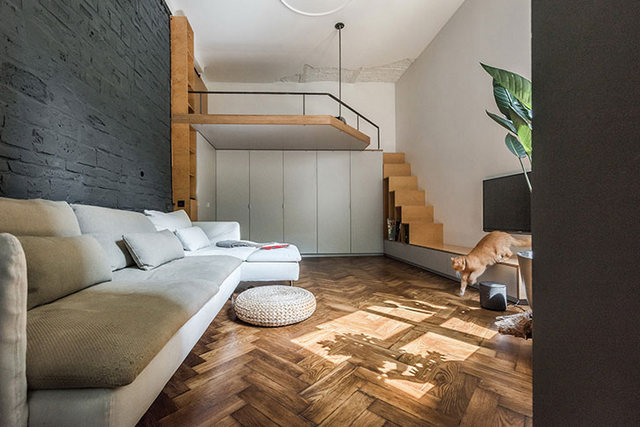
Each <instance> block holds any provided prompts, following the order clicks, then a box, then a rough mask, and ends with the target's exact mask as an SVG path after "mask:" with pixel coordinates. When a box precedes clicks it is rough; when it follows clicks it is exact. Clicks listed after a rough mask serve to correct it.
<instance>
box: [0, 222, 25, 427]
mask: <svg viewBox="0 0 640 427" xmlns="http://www.w3.org/2000/svg"><path fill="white" fill-rule="evenodd" d="M26 323H27V264H26V261H25V257H24V252H23V250H22V247H21V246H20V242H18V239H16V238H15V237H14V236H12V235H10V234H6V233H2V234H0V425H1V426H26V425H27V374H26V351H27V330H26Z"/></svg>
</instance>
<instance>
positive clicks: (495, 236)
mask: <svg viewBox="0 0 640 427" xmlns="http://www.w3.org/2000/svg"><path fill="white" fill-rule="evenodd" d="M511 246H518V247H529V246H531V237H527V238H524V239H516V238H515V237H512V236H511V235H510V234H508V233H503V232H502V231H492V232H491V233H489V234H487V235H486V236H484V237H483V238H482V239H481V240H480V241H479V242H478V244H477V245H476V247H475V248H473V249H472V250H471V252H469V255H466V256H457V257H453V258H451V266H452V267H453V269H454V270H455V271H456V273H457V274H458V276H459V277H460V279H461V280H460V296H462V295H464V292H465V290H466V289H467V285H468V284H472V285H473V284H475V283H476V280H477V279H478V277H480V276H481V275H482V273H484V271H485V270H486V269H487V267H488V266H490V265H493V264H495V263H497V262H500V261H502V260H503V259H507V258H511V256H512V255H513V253H512V252H511Z"/></svg>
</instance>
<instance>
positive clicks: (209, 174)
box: [196, 133, 216, 221]
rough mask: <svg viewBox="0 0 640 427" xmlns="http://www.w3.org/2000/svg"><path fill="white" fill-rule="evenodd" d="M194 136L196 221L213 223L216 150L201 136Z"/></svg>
mask: <svg viewBox="0 0 640 427" xmlns="http://www.w3.org/2000/svg"><path fill="white" fill-rule="evenodd" d="M196 135H197V146H196V150H197V156H196V157H197V158H196V197H197V198H198V220H200V221H213V220H215V219H216V150H215V149H214V148H213V147H212V146H211V144H209V142H208V141H207V140H206V139H205V138H204V137H203V136H202V135H200V134H199V133H196Z"/></svg>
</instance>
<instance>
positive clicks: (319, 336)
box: [291, 329, 351, 365]
mask: <svg viewBox="0 0 640 427" xmlns="http://www.w3.org/2000/svg"><path fill="white" fill-rule="evenodd" d="M341 337H342V334H341V333H339V332H337V331H329V330H326V329H321V330H319V331H314V332H310V333H308V334H305V335H303V336H301V337H298V338H295V339H292V340H291V342H292V343H294V344H297V345H299V346H301V347H303V348H304V349H306V350H308V351H310V352H311V353H313V354H315V355H316V356H320V357H322V358H323V359H325V360H328V361H329V362H331V363H335V364H336V365H337V364H340V363H342V362H344V361H346V360H349V359H351V355H348V354H344V353H341V352H340V348H339V342H340V338H341ZM327 343H336V346H330V345H327ZM336 347H338V348H336Z"/></svg>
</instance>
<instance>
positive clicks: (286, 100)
mask: <svg viewBox="0 0 640 427" xmlns="http://www.w3.org/2000/svg"><path fill="white" fill-rule="evenodd" d="M205 83H206V85H207V88H208V89H209V90H229V91H284V92H286V91H291V92H329V93H332V94H334V95H335V96H336V97H337V95H338V84H337V82H310V83H284V82H275V83H220V82H210V81H207V82H205ZM342 100H343V101H344V102H345V103H347V104H348V105H349V106H351V107H352V108H354V109H355V110H357V111H358V112H359V113H360V114H362V115H364V116H365V117H367V118H368V119H370V120H371V121H373V122H374V123H376V124H377V125H378V126H379V127H380V141H381V145H380V148H382V149H383V150H384V151H389V152H392V151H395V149H396V118H395V116H396V108H395V103H396V95H395V84H394V83H353V84H346V83H345V84H343V86H342ZM337 105H338V104H337V103H336V102H335V101H332V100H331V99H329V98H328V97H324V96H323V97H307V98H306V114H331V115H338V107H337ZM209 113H210V114H302V99H301V97H299V96H286V97H283V96H268V95H260V96H258V95H210V96H209ZM342 116H343V117H345V119H346V120H347V123H348V124H349V125H350V126H353V127H356V119H355V115H353V114H352V113H351V112H350V111H348V110H346V109H344V108H343V110H342ZM360 130H361V131H362V132H364V133H365V134H367V135H369V136H370V137H371V145H370V148H373V149H375V148H377V134H376V132H375V128H373V127H372V126H370V125H368V124H367V123H366V122H365V121H363V120H360Z"/></svg>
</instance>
